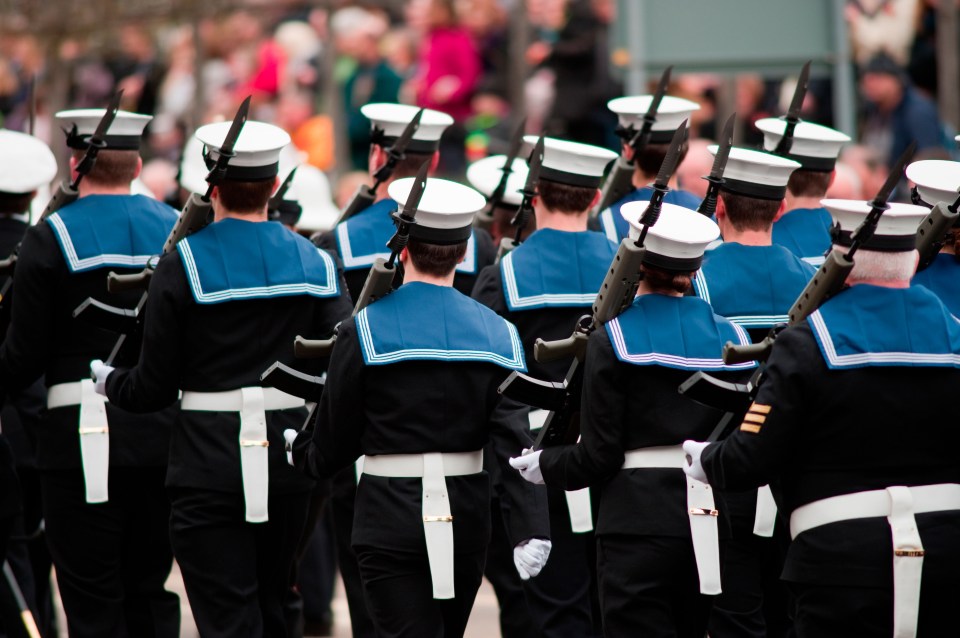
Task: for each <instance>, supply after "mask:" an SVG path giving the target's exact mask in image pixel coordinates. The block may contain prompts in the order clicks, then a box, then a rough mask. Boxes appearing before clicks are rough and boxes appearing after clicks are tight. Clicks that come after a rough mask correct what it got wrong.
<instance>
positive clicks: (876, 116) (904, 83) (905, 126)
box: [860, 53, 946, 166]
mask: <svg viewBox="0 0 960 638" xmlns="http://www.w3.org/2000/svg"><path fill="white" fill-rule="evenodd" d="M860 89H861V91H862V92H863V96H864V98H866V112H865V117H864V122H863V128H862V139H863V143H864V144H865V145H867V146H870V147H872V148H874V149H875V150H876V151H877V152H878V153H879V155H880V157H882V158H883V160H884V162H885V163H886V165H887V166H891V165H892V164H893V162H895V161H896V160H897V158H898V157H900V155H901V154H902V153H903V152H904V151H905V150H906V149H907V146H909V145H910V142H912V141H914V140H916V142H917V151H918V152H919V151H923V150H925V149H930V148H937V147H942V148H946V144H945V141H946V140H945V134H944V128H943V124H942V123H941V122H940V118H939V116H938V115H937V107H936V105H935V104H934V103H933V102H932V101H931V100H930V98H928V97H926V96H924V95H923V94H922V93H920V92H919V91H917V90H916V89H915V88H914V87H913V86H912V85H911V84H910V81H909V80H908V79H907V77H906V75H905V74H904V72H903V70H902V69H901V68H900V67H899V66H898V65H897V63H896V62H894V60H893V59H892V58H891V57H890V56H888V55H886V54H884V53H880V54H877V55H876V56H874V57H873V59H871V60H870V62H869V63H868V64H867V66H866V67H865V68H864V72H863V77H862V78H861V80H860Z"/></svg>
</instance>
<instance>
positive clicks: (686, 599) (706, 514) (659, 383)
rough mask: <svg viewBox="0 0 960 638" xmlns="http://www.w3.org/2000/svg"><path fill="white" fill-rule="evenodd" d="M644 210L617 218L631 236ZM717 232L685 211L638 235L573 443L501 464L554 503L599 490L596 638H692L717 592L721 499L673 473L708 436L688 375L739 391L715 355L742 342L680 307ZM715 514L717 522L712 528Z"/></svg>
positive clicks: (598, 347)
mask: <svg viewBox="0 0 960 638" xmlns="http://www.w3.org/2000/svg"><path fill="white" fill-rule="evenodd" d="M646 207H647V204H646V203H645V202H630V203H627V204H625V205H624V206H623V207H622V208H621V209H620V212H621V213H622V214H623V215H624V216H625V217H626V218H627V220H628V221H629V223H630V226H631V233H632V238H634V237H636V236H638V235H639V233H640V230H641V228H642V226H641V225H640V223H639V220H640V217H641V215H642V214H643V212H644V210H645V209H646ZM719 236H720V230H719V229H718V228H717V225H716V224H715V223H714V222H713V221H711V220H710V219H708V218H707V217H705V216H703V215H702V214H700V213H697V212H696V211H693V210H690V209H686V208H682V207H680V206H675V205H672V204H664V205H663V209H662V211H661V213H660V218H659V220H658V221H657V222H656V224H654V225H653V226H651V227H650V228H649V230H648V233H647V236H646V240H645V243H644V245H645V248H646V252H645V255H644V260H643V266H642V273H643V279H642V280H641V282H640V288H639V292H638V296H637V298H636V300H635V301H634V302H633V304H632V305H631V306H630V307H628V308H627V309H626V310H625V311H624V312H623V313H622V314H620V315H619V316H618V317H617V318H615V319H613V320H612V321H610V322H608V323H606V324H605V325H604V329H603V330H597V331H595V332H594V333H593V334H592V335H591V336H590V341H589V345H588V348H587V358H586V364H585V365H586V367H585V370H584V380H585V384H584V394H583V403H582V406H581V410H582V412H581V414H582V417H581V421H580V442H579V443H577V444H576V445H564V446H557V447H549V448H546V449H544V450H542V451H537V452H534V453H532V454H528V455H526V456H522V457H520V458H517V459H513V460H512V461H511V465H513V466H514V467H517V468H518V469H521V473H522V474H523V475H524V477H526V478H527V480H533V481H537V480H538V479H539V481H540V482H543V481H546V483H547V484H548V485H554V486H559V487H562V488H564V489H580V488H583V487H586V486H589V485H593V486H598V487H599V486H602V487H603V491H602V493H601V496H600V499H599V500H600V506H599V515H598V521H597V532H596V536H597V560H598V565H597V572H598V574H599V580H600V601H601V608H602V610H603V635H604V636H606V638H619V637H626V636H652V635H672V636H689V637H690V638H703V635H704V634H705V632H706V627H707V617H708V615H709V610H710V606H711V605H712V601H713V595H715V594H718V593H719V592H720V556H719V541H720V539H725V538H728V537H729V535H730V532H729V523H728V521H727V513H726V511H725V508H724V506H723V503H722V499H721V498H720V497H719V496H717V495H714V494H713V493H712V492H711V491H710V489H709V486H707V485H704V484H703V483H700V482H697V481H693V480H692V479H686V477H684V475H683V474H682V473H681V469H682V466H683V451H682V450H681V449H680V444H681V443H682V442H683V440H684V439H686V438H690V437H691V434H690V433H692V432H697V433H698V435H697V436H698V437H699V438H706V436H707V435H708V434H709V433H710V431H711V430H712V429H713V426H714V425H715V424H716V422H717V420H718V416H719V415H718V414H717V412H716V411H715V410H712V409H710V408H706V407H703V406H701V405H700V404H697V403H693V402H692V401H690V400H689V399H686V398H684V397H683V396H682V395H680V394H679V393H677V386H678V385H680V383H682V382H683V381H684V380H685V379H686V378H687V377H688V376H689V374H690V371H696V370H710V371H716V372H717V374H718V376H721V377H724V378H725V379H726V380H728V381H743V380H745V379H744V377H745V376H748V375H749V369H750V368H752V367H754V364H753V363H752V362H751V363H749V364H738V365H733V366H728V365H725V364H724V363H723V361H722V359H721V357H720V353H721V350H722V348H723V344H724V343H725V342H726V341H733V342H734V343H749V337H748V336H747V333H746V331H745V330H744V329H743V328H740V327H739V326H736V325H734V324H732V323H730V322H729V321H727V320H726V319H723V318H721V317H719V316H717V315H715V314H714V312H713V310H712V309H711V308H710V306H709V304H707V303H706V302H704V301H703V300H702V299H697V298H696V297H691V296H684V295H685V294H686V292H687V291H688V290H689V288H690V285H691V279H692V278H693V274H694V273H695V272H696V270H697V268H698V267H699V265H700V262H701V260H702V258H703V252H704V250H705V248H706V246H707V245H708V244H710V243H711V242H713V241H714V240H716V239H717V237H719ZM718 512H719V515H718Z"/></svg>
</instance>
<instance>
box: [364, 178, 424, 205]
mask: <svg viewBox="0 0 960 638" xmlns="http://www.w3.org/2000/svg"><path fill="white" fill-rule="evenodd" d="M410 177H414V176H413V175H411V176H410ZM370 179H373V175H371V176H370ZM398 179H400V178H399V177H397V176H396V175H393V176H391V177H390V178H389V179H388V180H387V181H385V182H383V183H382V184H380V188H378V189H377V200H376V201H377V202H382V201H383V200H385V199H390V193H388V192H387V190H388V189H389V188H390V184H392V183H393V182H395V181H396V180H398ZM370 185H371V186H373V184H372V183H371V184H370ZM374 203H376V202H374Z"/></svg>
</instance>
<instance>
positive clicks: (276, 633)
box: [170, 487, 310, 638]
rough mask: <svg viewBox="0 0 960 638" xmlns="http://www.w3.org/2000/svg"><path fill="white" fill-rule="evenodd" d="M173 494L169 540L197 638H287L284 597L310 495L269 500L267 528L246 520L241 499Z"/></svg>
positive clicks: (185, 490) (198, 491)
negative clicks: (195, 624) (191, 611)
mask: <svg viewBox="0 0 960 638" xmlns="http://www.w3.org/2000/svg"><path fill="white" fill-rule="evenodd" d="M170 495H171V498H170V501H171V516H170V538H171V540H172V542H173V552H174V554H175V555H176V557H177V562H178V563H179V565H180V571H181V572H182V573H183V584H184V585H185V586H186V590H187V597H188V598H189V599H190V607H191V609H192V610H193V617H194V620H196V623H197V629H199V631H200V635H201V636H203V638H209V637H213V636H224V637H227V636H230V637H236V636H258V637H259V636H264V637H271V638H273V637H276V638H280V637H285V636H287V634H288V631H289V629H288V627H287V623H286V619H285V617H284V610H283V599H284V595H285V594H286V592H287V589H288V587H289V577H290V570H291V567H292V564H293V560H294V554H295V553H296V550H297V543H298V542H299V541H300V535H301V534H302V532H303V529H304V525H305V524H306V517H307V508H308V504H309V500H310V492H309V491H306V492H299V493H295V494H270V500H269V519H270V520H269V521H268V522H266V523H248V522H246V521H245V520H244V512H245V510H244V500H243V494H242V493H229V492H214V491H209V490H201V489H195V488H183V487H180V488H172V489H171V490H170Z"/></svg>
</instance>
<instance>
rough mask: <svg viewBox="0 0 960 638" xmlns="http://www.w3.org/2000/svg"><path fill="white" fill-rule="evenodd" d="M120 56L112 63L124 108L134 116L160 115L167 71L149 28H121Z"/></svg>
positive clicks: (130, 26) (140, 26)
mask: <svg viewBox="0 0 960 638" xmlns="http://www.w3.org/2000/svg"><path fill="white" fill-rule="evenodd" d="M118 40H119V42H120V53H119V55H117V56H116V57H115V58H114V59H113V60H112V61H111V63H110V70H111V71H112V73H113V77H114V78H115V81H116V88H117V89H118V90H120V89H122V90H123V104H122V105H121V108H124V109H127V110H129V111H132V112H134V113H150V114H152V113H156V111H157V93H158V92H159V87H160V85H161V84H162V82H163V78H164V76H165V74H166V69H165V68H164V65H163V64H162V62H161V60H160V58H159V56H158V55H157V48H156V46H155V45H154V42H153V37H152V36H151V35H150V33H149V32H148V31H147V29H146V27H144V26H143V25H139V24H127V25H124V26H122V27H120V33H119V37H118Z"/></svg>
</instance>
